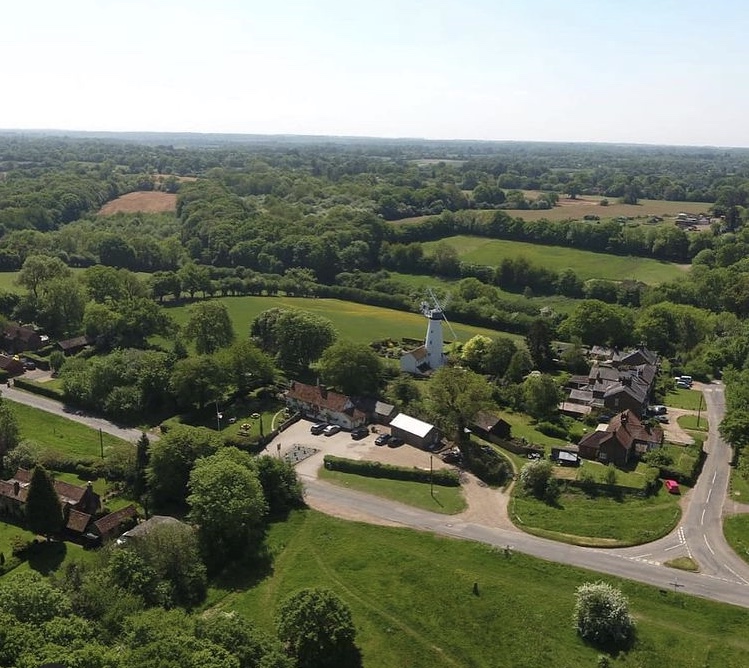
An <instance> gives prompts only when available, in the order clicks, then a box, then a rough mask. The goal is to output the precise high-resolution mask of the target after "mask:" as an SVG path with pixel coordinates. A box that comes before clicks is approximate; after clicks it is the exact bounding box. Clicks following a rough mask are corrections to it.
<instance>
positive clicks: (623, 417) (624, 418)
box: [620, 411, 629, 424]
mask: <svg viewBox="0 0 749 668" xmlns="http://www.w3.org/2000/svg"><path fill="white" fill-rule="evenodd" d="M627 420H629V417H628V416H627V411H624V412H623V413H622V417H621V419H620V422H621V423H622V424H627Z"/></svg>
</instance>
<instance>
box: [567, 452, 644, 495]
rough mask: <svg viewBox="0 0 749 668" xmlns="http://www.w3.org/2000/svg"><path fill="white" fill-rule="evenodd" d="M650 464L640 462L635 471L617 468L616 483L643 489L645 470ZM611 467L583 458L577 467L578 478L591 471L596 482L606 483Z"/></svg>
mask: <svg viewBox="0 0 749 668" xmlns="http://www.w3.org/2000/svg"><path fill="white" fill-rule="evenodd" d="M648 468H649V467H648V465H647V464H645V463H644V462H638V463H637V466H636V467H635V469H634V470H633V471H624V470H622V469H615V471H616V482H615V484H617V485H619V486H621V487H632V488H633V489H643V488H644V487H645V472H646V470H647V469H648ZM608 470H609V467H608V466H607V465H605V464H602V463H601V462H594V461H590V460H588V459H585V460H583V462H582V465H581V466H580V467H579V468H578V469H577V478H578V479H579V478H580V476H581V475H582V473H583V472H585V473H590V474H591V475H592V476H593V478H594V480H595V481H596V482H600V483H605V482H606V475H607V473H608Z"/></svg>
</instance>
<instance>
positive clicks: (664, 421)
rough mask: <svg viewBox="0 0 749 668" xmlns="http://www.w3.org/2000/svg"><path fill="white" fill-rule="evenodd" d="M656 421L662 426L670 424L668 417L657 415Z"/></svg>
mask: <svg viewBox="0 0 749 668" xmlns="http://www.w3.org/2000/svg"><path fill="white" fill-rule="evenodd" d="M655 419H656V420H658V422H660V423H661V424H668V415H656V416H655Z"/></svg>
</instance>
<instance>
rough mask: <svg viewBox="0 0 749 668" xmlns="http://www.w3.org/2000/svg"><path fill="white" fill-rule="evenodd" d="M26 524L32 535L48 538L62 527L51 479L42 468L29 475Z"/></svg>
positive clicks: (57, 499)
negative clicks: (36, 534)
mask: <svg viewBox="0 0 749 668" xmlns="http://www.w3.org/2000/svg"><path fill="white" fill-rule="evenodd" d="M26 522H27V524H28V527H29V529H30V530H31V531H33V532H34V533H39V534H42V535H43V536H45V537H46V538H47V539H48V540H49V537H50V536H51V535H52V534H54V533H58V532H59V531H61V530H62V527H63V516H62V506H61V504H60V498H59V497H58V496H57V492H56V491H55V487H54V484H53V482H52V478H51V477H50V475H49V474H48V473H47V471H45V470H44V468H43V467H41V466H37V467H36V468H34V472H33V473H32V474H31V483H30V484H29V491H28V495H27V496H26Z"/></svg>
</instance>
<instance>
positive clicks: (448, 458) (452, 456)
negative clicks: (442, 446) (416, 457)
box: [442, 450, 463, 464]
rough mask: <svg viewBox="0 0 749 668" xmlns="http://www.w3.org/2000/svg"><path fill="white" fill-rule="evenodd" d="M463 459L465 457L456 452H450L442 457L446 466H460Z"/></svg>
mask: <svg viewBox="0 0 749 668" xmlns="http://www.w3.org/2000/svg"><path fill="white" fill-rule="evenodd" d="M461 459H463V456H462V455H461V454H460V452H456V451H455V450H449V451H448V452H446V453H445V454H444V455H442V461H443V462H445V464H458V463H459V462H460V460H461Z"/></svg>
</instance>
